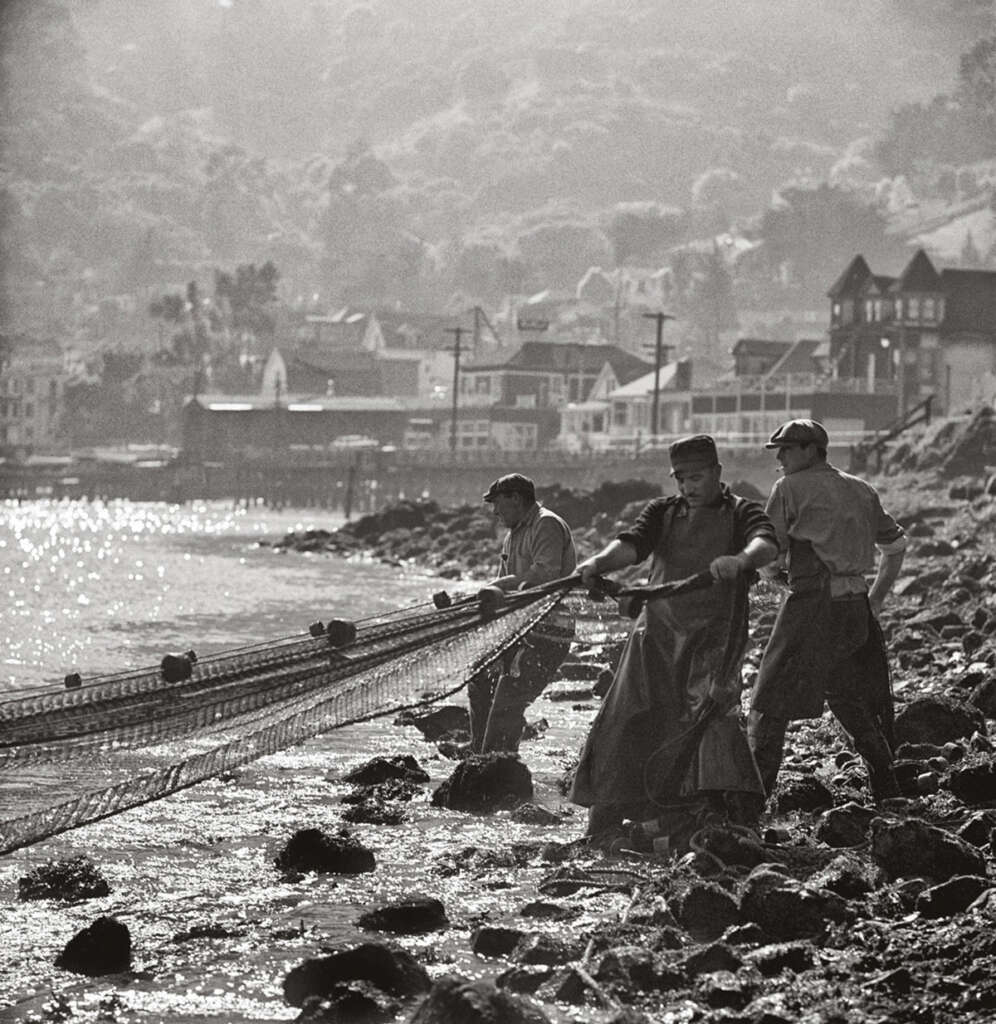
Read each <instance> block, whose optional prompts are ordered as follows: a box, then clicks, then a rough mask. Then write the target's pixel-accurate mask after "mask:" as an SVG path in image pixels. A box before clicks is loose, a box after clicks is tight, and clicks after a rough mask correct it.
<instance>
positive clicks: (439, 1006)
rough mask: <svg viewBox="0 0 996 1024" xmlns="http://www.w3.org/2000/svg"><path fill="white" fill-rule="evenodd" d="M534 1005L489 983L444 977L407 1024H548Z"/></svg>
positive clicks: (455, 975)
mask: <svg viewBox="0 0 996 1024" xmlns="http://www.w3.org/2000/svg"><path fill="white" fill-rule="evenodd" d="M549 1020H550V1019H549V1017H547V1015H546V1014H545V1013H544V1012H543V1011H542V1010H541V1009H540V1008H539V1007H538V1006H536V1005H535V1004H533V1003H531V1002H527V1001H526V1000H525V999H523V998H522V997H520V996H516V995H513V994H512V993H511V992H506V991H503V990H502V989H500V988H498V987H497V985H495V983H494V982H492V981H470V980H468V979H467V978H462V977H460V976H459V975H457V974H444V975H443V976H442V977H441V978H438V979H437V980H436V982H435V984H434V985H433V986H432V991H431V992H430V993H429V994H428V995H427V996H426V997H425V999H423V1000H422V1002H421V1003H420V1004H419V1006H418V1008H417V1009H416V1010H415V1012H414V1014H412V1017H411V1020H410V1022H409V1024H549Z"/></svg>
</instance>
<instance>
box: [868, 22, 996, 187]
mask: <svg viewBox="0 0 996 1024" xmlns="http://www.w3.org/2000/svg"><path fill="white" fill-rule="evenodd" d="M876 154H877V156H878V159H879V161H880V162H881V163H882V165H883V167H885V169H886V171H887V172H888V173H889V174H896V173H898V172H900V171H907V172H908V171H909V170H910V169H912V168H913V167H914V166H916V164H917V163H918V162H921V161H923V160H924V159H927V160H933V161H936V162H939V163H951V162H956V163H971V162H974V161H976V160H985V159H991V158H993V157H996V36H990V37H988V38H986V39H982V40H980V41H979V42H977V43H976V44H975V45H974V46H973V47H972V49H971V50H969V51H968V52H967V53H965V54H964V55H963V56H962V58H961V62H960V67H959V71H958V80H957V84H956V87H955V91H954V93H953V94H952V95H945V94H941V95H938V96H934V97H933V99H931V100H930V101H929V102H928V103H926V104H924V103H906V104H903V105H902V106H901V107H899V108H898V109H897V110H896V111H894V112H893V115H892V119H891V122H890V125H889V129H888V131H887V132H886V134H885V136H884V137H883V138H882V139H881V141H880V142H879V144H878V146H877V147H876Z"/></svg>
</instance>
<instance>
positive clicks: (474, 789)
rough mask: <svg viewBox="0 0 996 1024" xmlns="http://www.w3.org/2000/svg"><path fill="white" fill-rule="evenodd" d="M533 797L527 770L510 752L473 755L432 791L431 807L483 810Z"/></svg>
mask: <svg viewBox="0 0 996 1024" xmlns="http://www.w3.org/2000/svg"><path fill="white" fill-rule="evenodd" d="M532 798H533V779H532V776H531V775H530V773H529V769H528V768H527V767H526V766H525V765H524V764H523V763H522V762H521V761H520V760H519V759H518V757H516V756H515V755H514V754H505V753H497V754H475V755H474V756H472V757H468V758H467V760H466V761H463V762H461V763H460V764H458V765H457V766H456V768H455V769H454V770H453V774H452V775H451V776H450V777H449V778H448V779H447V780H446V781H445V782H443V783H442V785H440V786H439V788H438V789H437V790H436V791H435V792H434V793H433V794H432V804H433V806H434V807H448V808H450V809H451V810H455V811H476V812H479V813H487V812H489V811H494V810H498V809H500V808H502V807H514V806H516V805H518V804H520V803H523V802H527V801H530V800H532Z"/></svg>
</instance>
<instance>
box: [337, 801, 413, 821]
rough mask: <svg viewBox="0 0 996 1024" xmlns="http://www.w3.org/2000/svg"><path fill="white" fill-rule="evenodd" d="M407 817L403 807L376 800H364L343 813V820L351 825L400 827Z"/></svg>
mask: <svg viewBox="0 0 996 1024" xmlns="http://www.w3.org/2000/svg"><path fill="white" fill-rule="evenodd" d="M407 817H408V815H407V814H406V813H405V809H404V808H403V807H399V806H398V805H397V804H386V803H384V802H383V801H380V800H376V799H372V800H363V801H361V802H360V803H356V804H354V805H353V806H351V807H347V808H346V810H345V811H343V812H342V820H343V821H348V822H349V823H350V824H358V823H363V824H367V825H400V824H401V823H402V822H403V821H405V820H406V819H407Z"/></svg>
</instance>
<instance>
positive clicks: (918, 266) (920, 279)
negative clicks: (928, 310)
mask: <svg viewBox="0 0 996 1024" xmlns="http://www.w3.org/2000/svg"><path fill="white" fill-rule="evenodd" d="M941 288H942V285H941V275H940V274H938V273H937V271H936V270H935V269H934V264H933V263H931V262H930V258H929V257H928V256H927V254H926V253H925V252H924V251H923V249H917V251H916V254H915V255H914V257H913V259H911V260H910V261H909V263H907V264H906V269H905V270H904V271H903V272H902V273H901V274H900V275H899V280H897V281H896V283H895V284H894V285H893V291H898V292H939V291H940V290H941Z"/></svg>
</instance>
